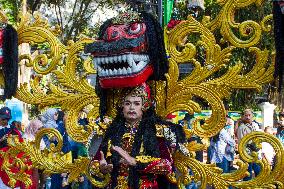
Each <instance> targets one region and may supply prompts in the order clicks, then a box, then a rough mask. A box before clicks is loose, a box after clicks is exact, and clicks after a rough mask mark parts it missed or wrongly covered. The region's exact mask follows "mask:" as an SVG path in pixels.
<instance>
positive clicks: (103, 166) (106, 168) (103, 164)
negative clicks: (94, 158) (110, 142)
mask: <svg viewBox="0 0 284 189" xmlns="http://www.w3.org/2000/svg"><path fill="white" fill-rule="evenodd" d="M100 153H101V160H100V171H101V172H102V173H104V174H106V173H110V172H112V169H113V165H112V164H108V163H107V161H106V159H105V156H104V153H103V152H102V151H100Z"/></svg>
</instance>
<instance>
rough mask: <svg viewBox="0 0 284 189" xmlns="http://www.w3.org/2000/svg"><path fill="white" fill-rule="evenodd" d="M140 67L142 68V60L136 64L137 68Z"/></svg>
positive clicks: (139, 68)
mask: <svg viewBox="0 0 284 189" xmlns="http://www.w3.org/2000/svg"><path fill="white" fill-rule="evenodd" d="M142 68H143V61H140V62H139V63H138V64H137V69H138V70H139V71H140V70H141V69H142Z"/></svg>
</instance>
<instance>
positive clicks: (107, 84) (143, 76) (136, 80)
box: [100, 66, 153, 88]
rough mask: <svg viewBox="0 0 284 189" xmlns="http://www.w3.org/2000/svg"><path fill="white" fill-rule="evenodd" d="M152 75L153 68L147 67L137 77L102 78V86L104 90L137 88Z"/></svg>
mask: <svg viewBox="0 0 284 189" xmlns="http://www.w3.org/2000/svg"><path fill="white" fill-rule="evenodd" d="M152 74H153V67H152V66H147V67H146V68H145V69H144V70H143V71H142V72H139V73H138V74H135V75H131V76H126V77H117V78H100V84H101V87H102V88H123V87H135V86H138V85H140V84H141V83H143V82H145V81H146V80H147V79H148V78H149V77H150V75H152Z"/></svg>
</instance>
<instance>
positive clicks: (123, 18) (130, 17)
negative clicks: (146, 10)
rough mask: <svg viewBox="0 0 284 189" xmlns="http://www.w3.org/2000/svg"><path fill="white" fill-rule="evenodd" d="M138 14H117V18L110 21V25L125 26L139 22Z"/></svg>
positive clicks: (133, 12)
mask: <svg viewBox="0 0 284 189" xmlns="http://www.w3.org/2000/svg"><path fill="white" fill-rule="evenodd" d="M141 21H142V20H141V16H140V13H138V12H135V11H133V10H126V11H123V12H119V14H118V16H117V17H115V18H113V19H112V20H111V22H112V24H126V23H133V22H141Z"/></svg>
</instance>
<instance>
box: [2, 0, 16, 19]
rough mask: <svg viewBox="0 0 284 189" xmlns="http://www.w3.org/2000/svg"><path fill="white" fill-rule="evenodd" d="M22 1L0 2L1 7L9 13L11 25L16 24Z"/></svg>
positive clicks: (8, 0) (5, 0)
mask: <svg viewBox="0 0 284 189" xmlns="http://www.w3.org/2000/svg"><path fill="white" fill-rule="evenodd" d="M20 4H21V1H19V0H0V7H1V9H2V10H5V12H6V13H7V16H8V19H9V21H10V22H11V23H16V21H17V16H18V13H19V10H20Z"/></svg>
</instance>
